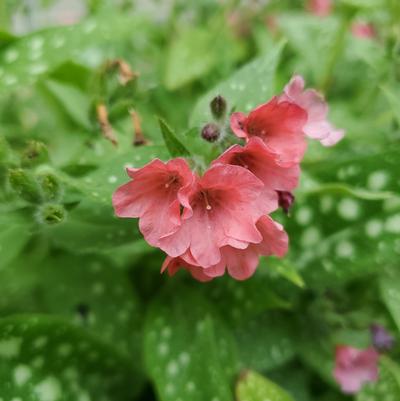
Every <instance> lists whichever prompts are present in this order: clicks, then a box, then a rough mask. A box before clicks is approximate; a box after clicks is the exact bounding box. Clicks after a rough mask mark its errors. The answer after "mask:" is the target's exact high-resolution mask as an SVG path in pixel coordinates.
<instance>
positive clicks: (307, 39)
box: [279, 13, 339, 82]
mask: <svg viewBox="0 0 400 401" xmlns="http://www.w3.org/2000/svg"><path fill="white" fill-rule="evenodd" d="M279 26H280V27H281V29H282V31H283V33H284V35H285V37H286V38H287V40H288V46H290V47H291V48H292V49H294V50H295V51H296V56H297V57H296V63H297V65H296V66H295V69H296V70H298V71H299V70H300V71H302V72H303V71H304V70H305V69H307V70H308V71H310V72H311V73H312V74H313V78H314V81H317V82H319V81H320V80H321V77H322V75H323V74H324V73H325V69H326V67H327V65H328V63H329V58H330V55H331V51H332V49H333V46H334V44H335V35H336V32H337V30H338V28H339V21H338V19H337V18H335V17H332V16H330V17H326V18H324V21H323V23H321V21H320V20H319V19H318V18H315V17H314V16H312V15H306V14H304V13H287V14H282V15H281V16H280V17H279Z"/></svg>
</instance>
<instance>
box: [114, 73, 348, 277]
mask: <svg viewBox="0 0 400 401" xmlns="http://www.w3.org/2000/svg"><path fill="white" fill-rule="evenodd" d="M327 113H328V108H327V105H326V103H325V101H324V99H323V98H322V96H321V95H320V94H319V93H317V92H316V91H314V90H310V89H308V90H304V81H303V79H302V78H301V77H300V76H295V77H293V79H292V80H291V81H290V82H289V84H288V85H287V86H286V87H285V89H284V92H283V93H282V94H281V95H280V96H276V97H274V98H272V99H271V100H270V101H269V102H268V103H265V104H262V105H260V106H258V107H257V108H256V109H254V110H252V111H251V112H250V113H249V114H248V115H245V114H243V113H239V112H237V113H233V114H232V115H231V117H230V122H231V129H232V131H233V132H234V134H235V135H236V136H237V137H239V138H241V139H243V140H244V143H243V144H242V145H238V144H236V145H233V146H231V147H230V148H228V149H227V150H226V151H225V152H224V153H222V154H221V155H220V156H219V157H218V158H217V159H216V160H214V161H213V162H212V164H211V166H210V167H209V168H208V170H207V171H205V173H204V174H203V175H201V176H200V175H198V174H197V173H195V172H193V171H192V170H191V169H190V167H189V165H188V163H187V162H186V160H184V159H183V158H176V159H172V160H170V161H168V162H166V163H164V162H162V161H160V160H158V159H155V160H153V161H152V162H150V163H149V164H147V165H145V166H144V167H142V168H139V169H133V168H128V169H127V172H128V175H129V176H130V177H131V181H130V182H128V183H127V184H125V185H122V186H121V187H119V188H118V189H117V190H116V192H115V193H114V195H113V205H114V208H115V213H116V215H117V216H120V217H130V218H132V217H135V218H139V228H140V231H141V232H142V234H143V236H144V238H145V239H146V241H147V242H148V243H149V244H150V245H152V246H154V247H157V248H160V249H161V250H163V251H164V252H165V253H166V254H167V258H166V260H165V262H164V264H163V266H162V271H165V270H167V271H168V273H169V274H170V275H173V274H175V272H176V271H177V270H178V269H180V268H184V269H186V270H188V271H189V272H190V273H191V274H192V276H193V277H195V278H196V279H197V280H200V281H209V280H211V279H213V278H214V277H217V276H222V275H223V274H224V273H225V271H226V270H227V271H228V273H229V274H230V275H231V276H232V277H234V278H235V279H238V280H244V279H247V278H249V277H250V276H251V275H252V274H253V273H254V271H255V270H256V268H257V265H258V262H259V257H260V256H261V255H266V256H268V255H276V256H278V257H283V256H284V255H285V253H286V252H287V248H288V236H287V234H286V232H285V231H284V229H283V227H282V226H281V225H280V224H279V223H277V222H275V221H274V220H273V219H272V218H271V217H270V216H269V214H270V213H272V212H273V211H275V210H276V209H277V208H278V207H279V199H278V193H281V191H285V192H291V191H293V190H294V189H295V188H296V186H297V185H298V180H299V174H300V166H299V163H300V161H301V159H302V157H303V155H304V152H305V150H306V136H308V137H310V138H314V139H318V140H320V141H321V143H322V144H324V145H326V146H330V145H333V144H335V143H336V142H337V141H339V140H340V139H341V138H342V137H343V131H340V130H337V129H335V128H334V127H333V126H332V125H331V124H330V123H329V122H328V121H327Z"/></svg>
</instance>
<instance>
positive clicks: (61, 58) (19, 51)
mask: <svg viewBox="0 0 400 401" xmlns="http://www.w3.org/2000/svg"><path fill="white" fill-rule="evenodd" d="M145 24H146V22H145V20H144V19H143V18H140V17H138V18H135V17H132V16H129V15H118V14H110V13H107V14H105V15H99V16H97V17H95V18H90V19H87V20H85V21H84V22H82V23H80V24H76V25H72V26H64V27H54V28H47V29H45V30H42V31H38V32H35V33H32V34H29V35H27V36H24V37H21V38H19V39H17V40H15V41H14V42H13V43H11V44H10V45H9V46H7V47H6V48H5V49H4V51H1V52H0V64H1V66H2V68H1V70H0V78H1V79H0V92H5V91H9V90H10V89H13V88H15V87H17V86H23V85H27V84H32V83H34V82H36V81H37V80H38V79H40V77H42V76H43V75H45V74H46V73H48V72H50V71H51V70H53V69H54V68H57V67H58V66H59V65H61V64H63V63H64V62H66V61H68V60H75V61H77V62H80V63H82V64H84V65H87V66H90V67H93V66H97V65H99V64H100V63H101V62H103V61H104V60H105V59H106V58H112V57H115V56H117V55H118V48H119V47H118V44H119V42H120V41H122V40H124V39H125V40H130V39H131V38H132V33H133V32H139V33H141V32H143V31H144V27H145ZM139 36H141V34H135V35H133V38H134V39H136V38H138V37H139Z"/></svg>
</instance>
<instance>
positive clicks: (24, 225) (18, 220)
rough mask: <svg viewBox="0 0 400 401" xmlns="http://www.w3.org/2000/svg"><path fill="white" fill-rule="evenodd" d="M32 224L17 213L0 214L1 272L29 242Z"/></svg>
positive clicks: (5, 212) (6, 212) (3, 212)
mask: <svg viewBox="0 0 400 401" xmlns="http://www.w3.org/2000/svg"><path fill="white" fill-rule="evenodd" d="M31 229H32V227H31V223H29V222H27V221H26V219H25V218H24V217H23V216H22V215H20V214H18V213H16V212H10V211H3V210H2V211H1V213H0V271H1V269H2V268H3V267H6V266H7V265H8V264H9V263H10V262H11V261H12V260H13V259H14V258H15V257H17V256H18V254H19V253H20V252H21V251H22V249H23V247H24V246H25V245H26V243H27V242H28V240H29V238H30V236H31Z"/></svg>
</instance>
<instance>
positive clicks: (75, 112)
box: [44, 80, 91, 130]
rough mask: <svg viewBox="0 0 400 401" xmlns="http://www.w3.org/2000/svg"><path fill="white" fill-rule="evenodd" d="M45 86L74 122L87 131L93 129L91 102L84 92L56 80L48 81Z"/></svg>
mask: <svg viewBox="0 0 400 401" xmlns="http://www.w3.org/2000/svg"><path fill="white" fill-rule="evenodd" d="M44 85H45V87H46V88H47V90H48V91H49V92H50V93H51V94H52V95H53V96H54V98H55V99H56V100H57V101H58V102H59V104H60V105H61V107H62V108H63V109H64V110H65V112H66V113H67V115H68V116H69V117H70V118H71V119H72V121H74V122H75V123H76V124H77V125H79V126H81V127H82V128H84V129H86V130H90V129H91V123H90V120H89V109H90V102H89V99H88V97H87V96H85V94H84V93H83V92H81V91H80V90H79V89H77V88H75V87H73V86H69V85H65V84H63V83H60V82H57V81H54V80H46V81H45V83H44Z"/></svg>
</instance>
